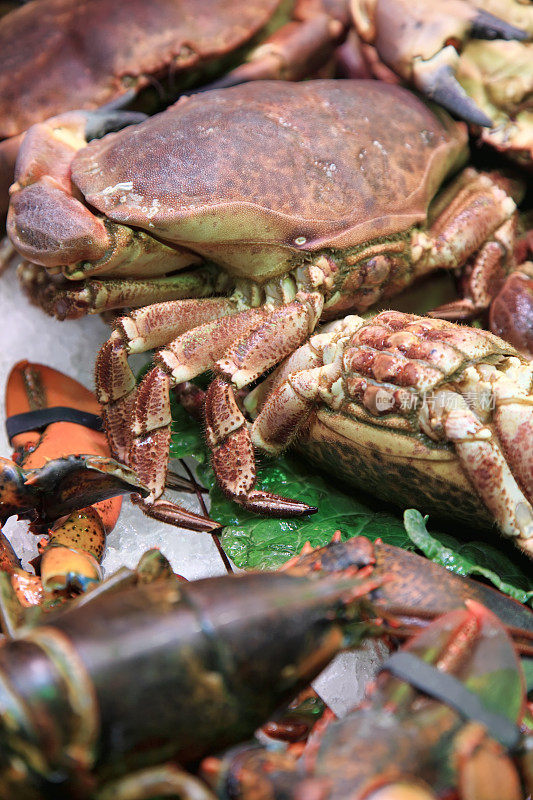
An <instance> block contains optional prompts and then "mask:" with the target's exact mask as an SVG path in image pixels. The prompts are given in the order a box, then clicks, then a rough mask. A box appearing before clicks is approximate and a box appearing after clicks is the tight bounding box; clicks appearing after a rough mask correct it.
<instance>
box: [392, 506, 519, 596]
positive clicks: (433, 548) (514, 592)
mask: <svg viewBox="0 0 533 800" xmlns="http://www.w3.org/2000/svg"><path fill="white" fill-rule="evenodd" d="M426 521H427V518H426V519H425V518H424V517H423V516H422V514H420V512H419V511H416V510H415V509H412V508H410V509H408V510H407V511H406V512H405V513H404V524H405V530H406V531H407V534H408V535H409V538H410V539H411V541H412V542H413V543H414V544H416V546H417V547H418V548H419V550H421V551H422V552H423V553H424V555H426V556H427V557H428V558H430V559H431V560H432V561H434V562H435V563H436V564H441V565H442V566H443V567H446V569H449V570H450V571H451V572H455V573H456V574H457V575H481V576H482V577H483V578H486V579H487V580H488V581H490V582H491V583H493V584H494V586H496V587H497V588H498V589H499V590H500V591H502V592H505V594H508V595H510V596H511V597H513V598H514V599H515V600H518V601H520V602H521V603H527V604H529V605H533V589H532V588H531V582H530V581H529V580H528V579H527V577H526V575H524V573H522V572H521V571H520V569H519V568H518V567H517V566H515V565H514V564H513V563H512V561H511V560H510V559H508V558H507V557H506V556H505V555H504V554H503V553H501V552H500V551H498V550H496V549H495V548H494V547H491V546H490V545H488V544H486V543H485V542H466V543H464V542H460V541H459V540H458V539H455V537H453V536H450V535H449V534H430V533H429V531H428V530H427V528H426Z"/></svg>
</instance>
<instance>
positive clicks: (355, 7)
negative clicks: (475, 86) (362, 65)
mask: <svg viewBox="0 0 533 800" xmlns="http://www.w3.org/2000/svg"><path fill="white" fill-rule="evenodd" d="M351 5H352V14H353V18H354V23H355V27H356V29H357V31H358V33H359V34H360V36H361V37H362V38H363V39H364V40H365V41H366V42H368V43H369V44H374V45H375V47H376V49H377V52H378V55H379V57H380V58H381V59H382V60H383V61H384V62H385V64H386V65H387V66H389V67H390V68H391V69H392V70H394V72H396V73H397V74H398V75H400V76H401V77H402V78H404V79H405V80H407V81H410V82H411V83H414V85H415V86H416V87H417V88H418V89H419V90H420V91H421V92H423V93H424V94H425V95H426V96H427V97H429V98H430V99H431V100H434V101H435V102H437V103H440V105H442V106H444V107H445V108H447V109H448V111H451V112H452V113H453V114H455V115H456V116H458V117H460V118H462V119H464V120H465V121H466V122H470V123H473V124H475V125H479V126H481V127H487V128H491V127H492V125H493V122H492V120H491V119H490V117H489V116H487V114H485V113H484V111H482V110H481V109H480V107H479V106H478V105H477V103H476V102H475V101H474V100H473V99H472V98H471V97H470V96H469V95H468V94H467V93H466V92H465V91H464V89H463V88H462V86H461V84H460V83H459V81H458V80H457V79H456V77H455V73H456V69H457V67H458V64H459V60H460V52H461V51H462V49H463V48H464V47H465V46H466V45H467V43H468V41H469V40H471V39H489V40H493V39H500V40H501V39H503V40H506V41H509V40H515V41H518V42H522V41H524V40H526V39H528V38H529V33H528V32H527V31H526V30H523V29H522V28H520V27H517V26H516V25H513V24H511V23H509V22H507V21H506V20H504V19H500V18H499V17H497V16H494V15H493V14H490V13H488V12H486V11H483V10H480V9H478V8H476V7H475V6H473V5H471V3H470V2H468V1H467V0H448V2H447V3H444V4H443V3H440V4H439V3H434V2H432V0H374V2H370V1H369V0H352V4H351Z"/></svg>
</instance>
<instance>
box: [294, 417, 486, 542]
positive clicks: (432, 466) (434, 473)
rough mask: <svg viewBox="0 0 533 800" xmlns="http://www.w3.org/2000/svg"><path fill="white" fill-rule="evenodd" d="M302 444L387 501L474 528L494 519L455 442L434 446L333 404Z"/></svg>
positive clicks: (316, 460)
mask: <svg viewBox="0 0 533 800" xmlns="http://www.w3.org/2000/svg"><path fill="white" fill-rule="evenodd" d="M297 448H298V450H299V451H300V452H301V453H303V454H304V455H305V458H306V459H307V460H309V461H311V463H313V464H314V465H315V466H317V467H318V468H319V469H320V470H321V471H326V472H328V474H334V475H336V476H337V477H338V478H340V479H341V480H343V481H345V482H346V483H347V484H348V485H351V486H357V487H358V488H360V489H362V490H363V491H365V492H367V493H368V494H369V495H371V496H373V497H378V498H380V499H381V500H384V501H386V502H387V503H392V504H393V505H395V506H398V507H400V508H412V507H415V508H417V509H419V510H420V511H421V512H422V513H423V514H430V515H431V516H432V518H439V519H442V520H450V519H453V520H457V521H458V522H464V523H466V524H467V525H469V526H471V527H474V528H485V529H486V528H487V527H492V526H493V524H494V520H493V518H492V517H491V515H490V513H489V512H488V511H487V508H486V506H485V505H484V504H483V501H482V500H481V499H480V497H479V495H478V494H477V492H476V491H475V490H474V488H473V487H472V484H471V483H470V481H469V479H468V477H467V475H466V474H465V473H464V471H463V469H462V467H461V464H460V462H459V459H458V458H457V456H456V454H455V452H454V450H453V449H452V448H449V447H446V446H438V445H435V447H431V448H430V447H427V446H426V445H425V444H424V443H423V442H422V441H421V440H420V439H417V438H415V437H409V436H406V435H404V434H402V433H399V432H396V431H392V430H387V429H386V428H381V427H379V423H378V421H376V425H375V426H371V425H363V424H362V423H361V422H356V421H355V420H352V419H350V418H349V417H346V416H345V415H343V414H341V413H339V412H335V411H331V410H329V409H327V408H320V409H318V410H317V412H316V413H315V414H313V416H312V418H311V421H310V423H309V425H308V426H307V427H306V430H305V432H304V434H303V435H302V436H301V437H300V438H299V439H298V444H297Z"/></svg>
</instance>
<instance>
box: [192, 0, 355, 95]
mask: <svg viewBox="0 0 533 800" xmlns="http://www.w3.org/2000/svg"><path fill="white" fill-rule="evenodd" d="M316 6H317V4H316V3H315V2H313V0H297V2H296V3H295V8H294V10H293V13H292V19H291V21H289V22H287V23H286V24H285V25H283V26H282V27H281V28H279V29H278V30H277V31H275V32H274V33H273V34H272V35H271V36H269V37H268V38H267V39H266V40H265V41H264V42H262V43H261V44H260V45H259V47H257V48H256V49H255V50H253V51H252V52H251V53H250V55H249V56H248V61H247V62H245V63H244V64H241V65H240V66H238V67H236V68H235V69H233V70H231V72H229V73H228V74H227V75H226V76H225V77H223V78H220V80H217V81H214V82H213V83H210V84H209V85H208V86H204V87H202V91H205V90H206V89H223V88H227V87H229V86H236V85H237V84H239V83H246V82H247V81H254V80H273V79H282V80H288V81H299V80H302V79H303V78H305V77H308V76H309V75H311V74H312V73H313V72H315V70H317V69H318V68H320V67H321V66H322V65H323V64H324V63H325V62H326V61H327V60H328V57H330V56H333V54H334V52H335V48H336V47H337V45H339V44H340V43H341V41H342V39H343V38H344V35H345V32H346V30H347V27H348V17H347V13H346V11H345V10H344V9H342V11H341V4H339V5H338V11H339V14H338V16H337V15H334V14H328V13H325V12H321V13H317V7H316Z"/></svg>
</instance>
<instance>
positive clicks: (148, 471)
mask: <svg viewBox="0 0 533 800" xmlns="http://www.w3.org/2000/svg"><path fill="white" fill-rule="evenodd" d="M267 315H268V311H267V310H265V309H263V308H261V309H249V310H247V311H242V312H240V313H238V307H237V305H236V304H235V303H234V302H233V301H232V300H231V299H228V298H218V299H217V298H215V299H210V300H200V301H198V300H191V301H175V302H169V303H160V304H158V305H155V306H149V307H147V308H145V309H139V310H138V311H135V312H133V313H132V314H131V315H129V316H128V317H124V318H122V319H120V320H119V321H118V323H117V328H116V330H115V332H114V333H113V335H112V336H111V338H110V339H109V341H108V342H107V343H106V344H105V345H104V346H103V347H102V349H101V350H100V353H99V354H98V358H97V362H96V387H97V395H98V397H99V400H100V402H101V403H102V404H103V406H104V412H103V413H104V419H105V423H106V429H107V432H108V437H109V439H110V442H111V447H112V451H113V452H114V453H115V454H116V456H117V458H119V459H122V460H124V461H125V462H126V463H128V464H129V465H130V466H131V467H132V469H134V470H135V471H136V473H137V474H138V475H139V476H140V475H143V479H142V480H143V482H145V483H146V485H147V486H148V487H149V488H150V496H149V497H148V498H147V499H146V500H145V501H142V502H141V504H140V507H141V509H142V510H143V511H144V512H145V513H146V514H148V515H149V516H151V517H154V518H156V519H160V520H162V521H164V522H168V523H170V524H173V525H178V526H180V527H185V528H188V529H190V530H201V531H210V530H213V529H214V528H217V527H218V524H217V523H214V522H212V521H210V520H207V519H206V518H205V517H200V516H198V515H196V514H192V513H190V512H188V511H186V510H185V509H182V508H180V507H179V506H177V505H176V504H175V503H172V502H171V501H169V500H166V499H165V498H163V497H161V495H162V493H163V491H164V487H165V483H166V476H167V463H168V449H169V445H170V436H171V427H170V426H171V414H170V400H169V390H170V387H171V386H172V385H176V384H178V383H181V382H183V381H185V380H188V379H189V378H192V377H195V376H196V375H199V374H200V373H202V372H205V371H206V370H207V369H209V368H210V367H212V366H213V363H214V361H215V360H216V358H217V357H218V356H219V355H221V354H222V353H223V352H224V351H225V350H226V348H227V347H228V346H229V344H230V343H231V342H233V341H235V339H236V338H240V337H241V336H242V335H244V333H247V332H248V331H249V330H250V328H252V327H254V326H257V325H258V324H259V323H260V322H261V321H262V320H264V319H265V317H266V316H267ZM163 345H166V347H164V348H163V349H162V350H160V351H159V352H158V353H157V354H156V366H155V367H154V368H153V369H152V370H150V372H149V373H148V374H147V375H146V376H145V377H144V378H143V380H142V381H141V383H140V385H139V386H138V387H136V386H135V378H134V376H133V373H132V372H131V369H130V367H129V365H128V354H129V353H139V352H145V351H146V350H149V349H152V348H157V347H161V346H163Z"/></svg>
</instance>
